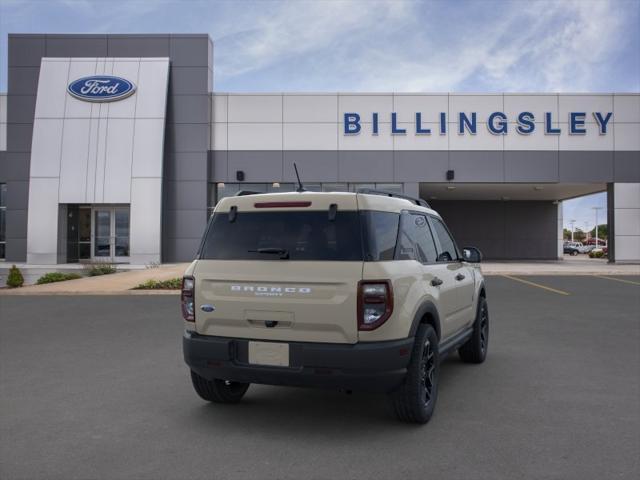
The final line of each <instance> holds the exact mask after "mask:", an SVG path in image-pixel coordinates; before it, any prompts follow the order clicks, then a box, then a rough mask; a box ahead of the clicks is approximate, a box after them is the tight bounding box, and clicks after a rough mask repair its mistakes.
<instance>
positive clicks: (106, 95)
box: [67, 75, 136, 102]
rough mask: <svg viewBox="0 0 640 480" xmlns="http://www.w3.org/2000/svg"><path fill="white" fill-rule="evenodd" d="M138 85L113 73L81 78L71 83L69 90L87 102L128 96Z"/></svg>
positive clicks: (106, 100)
mask: <svg viewBox="0 0 640 480" xmlns="http://www.w3.org/2000/svg"><path fill="white" fill-rule="evenodd" d="M135 90H136V86H135V85H134V84H133V83H132V82H130V81H129V80H127V79H124V78H121V77H114V76H111V75H94V76H91V77H84V78H79V79H78V80H75V81H73V82H71V83H70V84H69V86H68V87H67V91H68V92H69V93H70V94H71V95H73V96H74V97H76V98H77V99H79V100H84V101H86V102H113V101H115V100H122V99H123V98H126V97H128V96H129V95H131V94H132V93H133V92H134V91H135Z"/></svg>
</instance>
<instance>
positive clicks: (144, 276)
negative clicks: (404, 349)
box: [0, 257, 640, 295]
mask: <svg viewBox="0 0 640 480" xmlns="http://www.w3.org/2000/svg"><path fill="white" fill-rule="evenodd" d="M188 265H189V264H188V263H178V264H165V265H161V266H159V267H154V268H145V269H137V270H131V271H127V272H121V273H114V274H111V275H102V276H98V277H86V278H81V279H78V280H68V281H65V282H57V283H49V284H46V285H29V286H25V287H22V288H14V289H8V288H0V295H96V294H97V295H115V294H118V295H121V294H134V295H135V294H138V295H140V294H143V295H148V294H176V293H178V290H132V288H134V287H136V286H137V285H139V284H141V283H144V282H146V281H147V280H168V279H171V278H176V277H182V274H183V273H184V271H185V269H186V268H187V266H188ZM481 268H482V273H483V274H484V275H485V276H493V275H519V276H526V275H569V276H570V275H640V265H618V264H609V263H607V261H606V260H604V259H595V258H586V257H585V258H583V257H578V258H574V257H568V258H567V259H565V260H558V261H540V262H531V261H529V262H483V263H482V264H481Z"/></svg>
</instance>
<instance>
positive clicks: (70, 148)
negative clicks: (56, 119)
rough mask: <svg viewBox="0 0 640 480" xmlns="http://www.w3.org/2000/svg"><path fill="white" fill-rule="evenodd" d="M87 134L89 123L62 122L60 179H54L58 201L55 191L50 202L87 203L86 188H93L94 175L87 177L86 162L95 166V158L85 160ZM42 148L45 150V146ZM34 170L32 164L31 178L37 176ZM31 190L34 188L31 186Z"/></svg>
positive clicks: (79, 121)
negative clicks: (56, 183)
mask: <svg viewBox="0 0 640 480" xmlns="http://www.w3.org/2000/svg"><path fill="white" fill-rule="evenodd" d="M89 132H90V123H89V121H88V120H84V119H67V120H64V131H63V135H62V155H61V160H60V161H61V165H60V178H59V179H56V182H58V181H59V182H60V198H59V199H58V191H57V190H56V195H55V197H53V198H49V201H50V202H52V203H56V202H58V201H59V202H60V203H84V202H86V201H87V198H86V186H87V184H91V186H92V188H93V186H94V182H95V176H94V175H91V176H88V175H87V161H89V162H93V163H94V164H95V158H89V159H87V155H88V152H89ZM34 134H35V132H34ZM34 136H35V135H34ZM43 148H46V145H45V146H43ZM35 168H36V165H33V164H32V166H31V178H34V177H37V176H38V175H39V172H38V171H37V170H35ZM31 188H32V189H33V188H34V187H33V185H31ZM29 211H31V207H29Z"/></svg>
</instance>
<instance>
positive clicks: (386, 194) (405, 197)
mask: <svg viewBox="0 0 640 480" xmlns="http://www.w3.org/2000/svg"><path fill="white" fill-rule="evenodd" d="M357 193H365V194H367V195H382V196H384V197H393V198H402V199H403V200H409V201H410V202H411V203H415V204H416V205H420V206H421V207H425V208H431V207H430V206H429V204H428V203H427V202H426V201H425V200H422V199H421V198H414V197H410V196H409V195H402V194H401V193H394V192H387V191H385V190H375V189H373V188H359V189H358V191H357Z"/></svg>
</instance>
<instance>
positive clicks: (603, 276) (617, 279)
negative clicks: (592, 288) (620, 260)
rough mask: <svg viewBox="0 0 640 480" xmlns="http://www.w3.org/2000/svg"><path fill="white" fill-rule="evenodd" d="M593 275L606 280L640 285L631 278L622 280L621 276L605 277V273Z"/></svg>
mask: <svg viewBox="0 0 640 480" xmlns="http://www.w3.org/2000/svg"><path fill="white" fill-rule="evenodd" d="M594 277H598V278H606V279H607V280H614V281H616V282H622V283H630V284H631V285H640V282H634V281H633V280H623V279H622V278H615V277H607V276H606V275H594Z"/></svg>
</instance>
